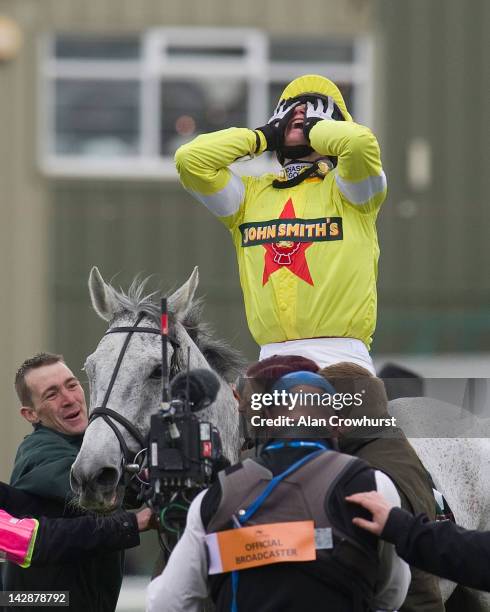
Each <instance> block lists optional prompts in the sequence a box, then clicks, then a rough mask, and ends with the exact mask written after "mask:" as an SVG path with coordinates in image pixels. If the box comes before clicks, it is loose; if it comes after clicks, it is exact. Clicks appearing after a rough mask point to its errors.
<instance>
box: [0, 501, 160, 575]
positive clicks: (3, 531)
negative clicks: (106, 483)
mask: <svg viewBox="0 0 490 612" xmlns="http://www.w3.org/2000/svg"><path fill="white" fill-rule="evenodd" d="M150 518H151V511H150V510H149V509H147V508H145V509H144V510H141V511H140V512H138V513H137V514H132V513H130V512H117V513H116V514H114V515H112V516H108V517H96V516H80V517H75V518H46V517H41V518H40V519H33V518H23V519H17V518H15V517H13V516H12V515H10V514H9V513H7V512H5V511H4V510H0V551H1V552H2V553H3V554H4V555H5V556H6V558H7V559H8V560H9V561H12V562H13V563H16V564H18V565H21V566H22V567H29V566H31V565H32V566H38V567H40V566H44V565H54V564H58V563H65V562H69V561H71V560H72V559H79V558H80V556H83V555H85V554H94V553H104V552H111V551H114V550H123V549H125V548H132V547H133V546H137V545H138V544H139V542H140V540H139V533H138V532H139V531H144V530H145V529H147V528H148V524H149V521H150Z"/></svg>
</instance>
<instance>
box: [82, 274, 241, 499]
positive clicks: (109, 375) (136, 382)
mask: <svg viewBox="0 0 490 612" xmlns="http://www.w3.org/2000/svg"><path fill="white" fill-rule="evenodd" d="M197 284H198V272H197V268H195V269H194V271H193V273H192V274H191V276H190V278H189V279H188V280H187V282H186V283H184V284H183V285H182V287H180V288H179V289H178V290H177V291H175V292H174V293H173V294H172V295H170V296H169V297H168V309H169V340H170V346H169V349H168V359H169V364H168V365H169V371H170V376H171V377H172V376H174V375H175V374H176V373H177V372H178V371H180V370H182V369H184V368H185V367H186V366H187V354H188V350H189V349H190V362H189V365H190V368H191V369H192V368H203V367H204V368H209V369H213V370H215V371H216V373H217V374H218V375H219V376H220V377H221V382H222V384H221V388H220V391H219V394H218V398H217V400H216V402H215V403H214V404H213V405H212V406H210V407H209V408H208V409H207V411H206V412H205V413H204V414H203V418H206V420H210V421H212V422H213V423H215V424H216V425H217V426H219V429H220V432H221V435H222V438H223V446H224V451H225V454H226V455H227V456H228V457H229V458H230V459H231V460H233V459H235V458H236V455H237V452H238V444H239V440H238V415H237V412H236V410H235V403H234V399H233V393H232V391H231V388H230V386H229V385H228V384H227V383H226V380H231V379H232V378H233V376H234V375H236V373H237V371H238V370H239V368H240V367H241V365H242V364H241V359H240V357H239V355H238V354H237V353H236V352H235V351H233V350H232V349H230V348H229V347H228V346H227V345H226V344H225V343H223V342H219V341H216V340H213V339H212V338H211V336H210V333H209V330H208V329H207V328H206V326H205V325H204V324H202V323H201V321H200V318H201V304H200V302H199V301H195V300H194V294H195V291H196V288H197ZM144 286H145V283H144V282H137V281H133V283H132V285H131V287H130V288H129V290H128V292H127V293H123V292H122V291H116V290H115V289H114V288H113V287H111V286H110V285H109V284H107V283H106V282H105V281H104V280H103V278H102V276H101V275H100V273H99V271H98V270H97V268H93V269H92V271H91V273H90V278H89V290H90V297H91V300H92V305H93V307H94V310H95V311H96V312H97V314H98V315H99V316H100V317H102V318H103V319H104V320H106V321H109V328H108V330H107V332H106V334H105V335H104V336H103V338H102V340H101V341H100V342H99V344H98V346H97V348H96V350H95V351H94V352H93V353H92V354H91V355H89V356H88V357H87V360H86V362H85V370H86V373H87V377H88V381H89V386H90V407H91V412H92V413H94V411H95V414H92V417H91V420H90V424H89V427H88V429H87V431H86V433H85V436H84V440H83V444H82V448H81V450H80V453H79V454H78V457H77V459H76V461H75V463H74V464H73V467H72V487H73V488H74V490H75V492H76V493H78V494H79V501H80V504H81V505H82V506H85V507H90V508H93V509H96V510H100V511H104V510H109V509H111V508H113V507H114V506H116V505H119V504H120V502H121V500H122V497H123V494H124V488H125V482H126V481H127V479H128V478H129V476H127V475H126V478H123V477H124V476H125V468H126V466H127V465H128V463H131V462H132V460H133V457H134V455H135V454H136V453H138V452H139V451H140V450H142V447H143V446H144V444H145V438H146V435H147V433H148V430H149V426H150V416H151V414H153V413H155V412H156V411H157V409H158V408H159V406H160V398H161V384H162V369H161V358H162V350H161V338H160V335H159V318H160V313H159V305H157V304H156V303H154V302H153V301H152V296H153V294H152V295H148V296H144V295H143V291H144ZM94 417H95V418H94Z"/></svg>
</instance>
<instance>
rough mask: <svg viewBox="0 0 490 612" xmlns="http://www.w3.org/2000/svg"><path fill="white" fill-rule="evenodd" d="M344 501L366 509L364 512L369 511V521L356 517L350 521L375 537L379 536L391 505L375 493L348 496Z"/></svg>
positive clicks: (379, 494)
mask: <svg viewBox="0 0 490 612" xmlns="http://www.w3.org/2000/svg"><path fill="white" fill-rule="evenodd" d="M345 499H346V500H347V501H348V502H352V503H354V504H359V505H360V506H362V507H363V508H366V510H369V512H371V514H372V515H373V517H372V519H371V520H370V521H368V520H367V519H363V518H360V517H358V516H356V517H355V518H353V519H352V522H353V523H354V525H357V526H358V527H361V528H362V529H365V530H366V531H370V532H371V533H374V534H375V535H377V536H379V535H381V533H382V531H383V529H384V528H385V525H386V521H387V520H388V516H389V514H390V511H391V509H392V508H393V505H392V504H390V503H389V502H387V501H386V499H385V498H384V497H383V496H382V495H381V493H378V492H377V491H369V492H367V493H354V495H349V496H348V497H346V498H345Z"/></svg>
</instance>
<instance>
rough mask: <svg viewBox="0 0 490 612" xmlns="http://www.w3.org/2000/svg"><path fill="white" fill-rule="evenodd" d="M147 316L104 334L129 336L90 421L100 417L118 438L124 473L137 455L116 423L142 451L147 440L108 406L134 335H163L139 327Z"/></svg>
mask: <svg viewBox="0 0 490 612" xmlns="http://www.w3.org/2000/svg"><path fill="white" fill-rule="evenodd" d="M145 316H147V313H146V312H140V313H139V315H138V318H137V319H136V321H135V322H134V324H133V325H132V326H127V327H112V328H110V329H108V330H107V331H106V333H105V334H104V336H107V335H108V334H123V333H124V334H127V336H126V338H125V339H124V344H123V345H122V348H121V351H120V353H119V356H118V358H117V362H116V365H115V366H114V370H113V372H112V376H111V380H110V381H109V386H108V387H107V390H106V392H105V396H104V399H103V401H102V404H101V405H100V406H97V407H96V408H94V409H93V410H92V412H91V414H90V418H89V421H88V422H89V425H90V423H92V422H93V421H95V419H97V418H99V417H100V418H102V419H103V420H104V422H105V423H107V425H109V427H110V428H111V429H112V431H113V432H114V434H115V436H116V438H117V439H118V441H119V445H120V447H121V451H122V454H123V461H122V468H123V471H124V469H125V467H126V466H127V465H129V464H132V462H133V461H134V457H135V454H134V453H132V452H131V451H130V450H129V448H128V445H127V444H126V441H125V440H124V436H123V434H122V432H121V430H120V429H119V428H118V427H117V425H116V424H115V423H114V421H116V422H117V423H119V424H120V425H122V426H123V427H124V429H126V431H127V432H128V433H129V434H130V435H131V436H132V438H133V439H134V440H136V442H137V443H138V444H139V446H140V448H141V449H144V448H145V447H146V440H145V438H144V437H143V436H142V435H141V433H140V432H139V431H138V429H137V428H136V427H135V426H134V425H133V423H131V421H129V420H128V419H126V418H125V417H123V416H122V415H121V414H119V413H118V412H116V411H115V410H111V409H110V408H108V407H107V404H108V402H109V398H110V395H111V392H112V389H113V387H114V383H115V382H116V378H117V375H118V373H119V369H120V367H121V363H122V360H123V359H124V355H125V353H126V350H127V348H128V345H129V343H130V341H131V338H132V337H133V334H135V333H138V334H158V335H161V331H160V330H159V329H158V328H156V327H138V325H139V324H140V323H141V320H142V319H143V318H144V317H145ZM169 341H170V342H171V344H172V346H173V347H174V349H175V348H178V347H179V344H178V343H177V342H175V340H169Z"/></svg>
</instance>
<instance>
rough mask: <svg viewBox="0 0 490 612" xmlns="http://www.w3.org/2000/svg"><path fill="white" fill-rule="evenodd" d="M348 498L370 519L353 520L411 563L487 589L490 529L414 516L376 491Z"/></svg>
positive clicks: (434, 572)
mask: <svg viewBox="0 0 490 612" xmlns="http://www.w3.org/2000/svg"><path fill="white" fill-rule="evenodd" d="M346 499H347V501H350V502H353V503H356V504H359V505H361V506H362V507H363V508H365V509H366V510H369V512H370V513H371V514H372V518H371V519H366V518H363V517H355V518H353V519H352V522H353V523H354V524H355V525H357V526H358V527H361V528H362V529H366V531H370V532H371V533H373V534H375V535H377V536H380V537H381V538H382V539H383V540H386V541H387V542H391V543H392V544H395V546H396V550H397V552H398V554H399V555H400V557H402V558H403V559H405V561H407V563H410V565H414V566H415V567H419V568H420V569H422V570H424V571H426V572H430V573H431V574H436V575H437V576H441V577H442V578H447V579H448V580H452V581H453V582H457V583H458V584H462V585H464V586H467V587H470V588H472V589H480V590H482V591H490V572H489V569H488V568H489V567H490V531H471V530H468V529H463V528H462V527H458V525H456V524H455V523H453V522H451V521H438V522H434V521H430V520H429V518H428V516H427V515H425V514H418V515H417V516H413V515H412V514H410V513H409V512H407V511H406V510H402V509H401V508H394V507H393V504H391V503H390V502H389V501H388V500H386V499H385V498H384V497H383V496H382V495H380V494H379V493H377V492H376V491H369V492H368V493H357V494H355V495H350V496H348V497H347V498H346Z"/></svg>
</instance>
